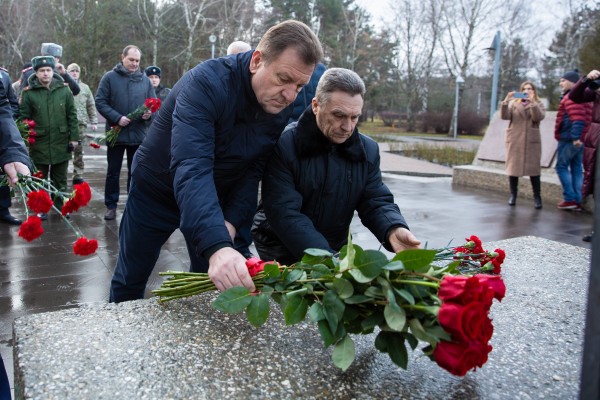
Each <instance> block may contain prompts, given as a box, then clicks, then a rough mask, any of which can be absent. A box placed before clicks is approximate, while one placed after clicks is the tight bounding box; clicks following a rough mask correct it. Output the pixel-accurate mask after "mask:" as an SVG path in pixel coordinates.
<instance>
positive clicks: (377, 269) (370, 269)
mask: <svg viewBox="0 0 600 400" xmlns="http://www.w3.org/2000/svg"><path fill="white" fill-rule="evenodd" d="M354 264H355V267H356V268H358V269H359V270H360V272H362V273H363V275H364V276H366V277H367V278H371V279H372V278H375V277H377V276H378V275H379V274H380V273H381V270H382V268H383V267H384V266H385V265H387V264H388V259H387V257H386V256H385V254H383V253H382V252H380V251H377V250H365V251H362V252H360V253H357V257H356V259H355V260H354Z"/></svg>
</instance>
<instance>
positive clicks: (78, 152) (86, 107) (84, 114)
mask: <svg viewBox="0 0 600 400" xmlns="http://www.w3.org/2000/svg"><path fill="white" fill-rule="evenodd" d="M77 83H78V84H79V88H80V89H81V92H79V94H78V95H77V96H75V108H76V109H77V121H78V122H79V145H78V146H77V147H75V150H74V151H73V180H74V181H77V180H78V179H83V177H82V175H83V168H84V164H83V143H84V142H85V131H86V129H87V126H88V124H92V125H98V117H97V116H96V102H95V101H94V94H93V93H92V91H91V90H90V87H89V86H88V85H86V84H85V83H83V82H81V81H78V82H77Z"/></svg>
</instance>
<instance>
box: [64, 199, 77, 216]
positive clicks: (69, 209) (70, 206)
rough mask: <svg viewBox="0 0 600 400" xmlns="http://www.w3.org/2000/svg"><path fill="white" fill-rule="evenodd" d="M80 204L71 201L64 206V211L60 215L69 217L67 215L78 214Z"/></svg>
mask: <svg viewBox="0 0 600 400" xmlns="http://www.w3.org/2000/svg"><path fill="white" fill-rule="evenodd" d="M79 207H80V206H79V204H77V202H76V201H75V200H73V199H69V200H68V201H67V202H66V203H65V204H63V206H62V209H61V210H60V213H61V214H62V215H67V214H71V213H74V212H76V211H77V210H79Z"/></svg>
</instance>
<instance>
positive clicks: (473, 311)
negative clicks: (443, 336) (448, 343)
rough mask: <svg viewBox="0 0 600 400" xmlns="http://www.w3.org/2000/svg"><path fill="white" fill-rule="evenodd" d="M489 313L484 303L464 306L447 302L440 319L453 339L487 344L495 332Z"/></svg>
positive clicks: (441, 310)
mask: <svg viewBox="0 0 600 400" xmlns="http://www.w3.org/2000/svg"><path fill="white" fill-rule="evenodd" d="M487 314H488V310H486V308H485V305H484V304H483V303H477V302H473V303H469V304H467V305H465V306H463V305H460V304H456V303H452V302H445V303H443V304H442V307H441V308H440V311H439V313H438V321H439V322H440V325H441V326H442V328H444V330H445V331H446V332H448V333H450V334H451V335H452V340H453V341H459V342H471V341H476V342H479V343H485V344H487V342H488V341H489V340H490V339H491V338H492V333H494V326H493V325H492V321H491V320H490V319H489V318H488V315H487Z"/></svg>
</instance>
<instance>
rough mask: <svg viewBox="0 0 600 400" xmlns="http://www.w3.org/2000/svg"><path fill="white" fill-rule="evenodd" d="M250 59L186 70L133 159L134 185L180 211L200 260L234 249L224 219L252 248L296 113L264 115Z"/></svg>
mask: <svg viewBox="0 0 600 400" xmlns="http://www.w3.org/2000/svg"><path fill="white" fill-rule="evenodd" d="M251 56H252V52H247V53H242V54H236V55H233V56H229V57H223V58H219V59H211V60H207V61H205V62H203V63H201V64H199V65H197V66H196V67H194V68H193V69H192V70H190V71H188V72H187V73H186V74H185V75H184V76H183V77H182V78H181V79H180V80H179V82H177V83H176V84H175V86H174V87H173V89H172V90H171V93H169V96H168V97H167V99H166V100H165V103H164V104H163V106H162V107H161V109H160V111H159V112H158V115H157V116H156V118H155V120H154V121H153V123H152V126H151V127H150V130H149V131H148V135H147V137H146V139H145V141H144V143H143V144H142V145H141V146H140V147H139V149H138V151H137V152H136V155H135V158H134V163H135V167H134V168H135V170H134V172H133V175H134V176H135V177H136V185H137V186H138V187H139V188H140V189H144V191H145V192H146V193H148V194H149V195H153V196H157V198H160V199H161V201H162V203H163V204H165V207H167V209H168V210H170V212H171V213H172V212H173V210H176V209H178V210H179V215H180V222H179V227H180V230H181V231H182V233H183V234H184V236H185V237H186V239H187V240H188V242H189V243H190V244H191V245H192V246H193V248H194V249H195V251H196V253H197V254H198V255H199V256H200V255H203V256H205V257H209V256H210V255H211V254H212V252H214V250H215V246H216V247H220V246H225V245H231V238H230V237H229V233H228V232H227V229H226V228H225V225H224V220H227V221H229V222H230V223H231V224H233V226H235V227H236V229H237V230H238V232H239V233H240V234H242V235H243V236H245V237H243V238H241V239H242V240H243V241H245V243H242V244H245V246H246V247H247V246H248V245H249V244H250V225H251V223H252V218H253V215H254V212H255V211H256V203H257V197H258V183H259V181H260V179H261V177H262V173H263V170H264V166H265V164H266V161H267V159H268V158H269V157H270V155H271V153H272V150H273V148H274V146H275V144H276V142H277V139H278V138H279V136H280V134H281V132H282V131H283V128H284V127H285V123H286V121H287V119H288V117H289V114H290V112H291V106H290V107H288V108H287V109H285V110H284V111H282V112H280V113H279V114H277V115H271V114H267V113H266V112H265V111H264V110H263V109H262V107H261V106H260V104H259V103H258V101H257V99H256V96H255V94H254V91H253V90H252V86H251V80H250V78H251V75H250V72H249V66H250V58H251ZM140 170H141V171H140ZM139 176H143V182H142V183H141V184H138V181H139V180H140V179H138V177H139Z"/></svg>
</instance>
